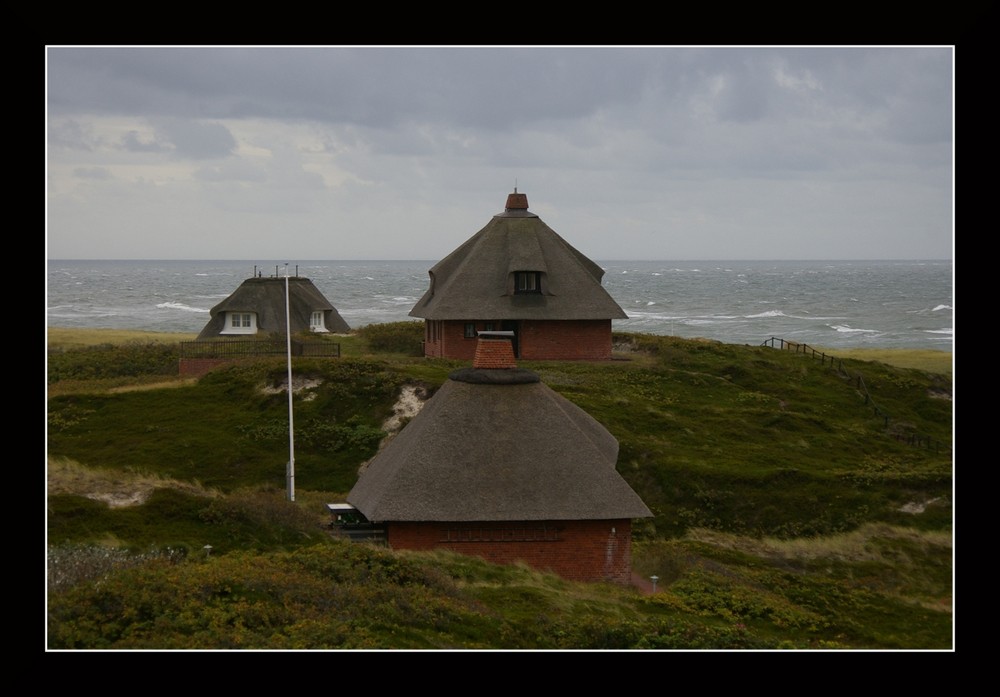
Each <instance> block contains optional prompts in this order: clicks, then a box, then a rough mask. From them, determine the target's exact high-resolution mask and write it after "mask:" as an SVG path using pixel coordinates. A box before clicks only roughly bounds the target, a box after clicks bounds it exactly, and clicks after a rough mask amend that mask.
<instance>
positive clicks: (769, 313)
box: [746, 310, 787, 319]
mask: <svg viewBox="0 0 1000 697" xmlns="http://www.w3.org/2000/svg"><path fill="white" fill-rule="evenodd" d="M786 316H787V315H785V313H784V312H782V311H781V310H768V311H767V312H761V313H760V314H756V315H746V319H761V318H762V317H786Z"/></svg>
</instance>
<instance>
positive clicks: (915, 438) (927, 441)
mask: <svg viewBox="0 0 1000 697" xmlns="http://www.w3.org/2000/svg"><path fill="white" fill-rule="evenodd" d="M761 346H770V347H771V348H780V349H783V350H785V351H792V352H794V353H801V354H803V355H806V356H809V357H810V358H813V359H815V360H818V361H820V363H821V364H823V365H826V364H827V363H829V364H830V367H831V368H836V369H837V370H838V371H840V372H841V373H843V374H844V375H847V376H848V377H850V378H851V379H852V381H853V382H854V383H855V386H856V387H857V389H858V391H859V392H861V394H862V396H863V397H864V399H865V404H866V405H867V406H869V407H871V409H872V411H873V413H874V415H875V416H877V417H879V418H880V419H882V420H883V422H884V424H885V427H886V429H889V424H890V420H891V419H890V417H889V414H887V413H886V412H885V410H884V409H882V408H881V407H880V406H878V405H877V404H875V400H874V399H873V398H872V396H871V393H870V392H869V391H868V386H867V385H866V384H865V379H864V377H863V376H862V375H861V373H855V374H853V375H852V374H851V373H850V371H848V370H846V369H845V368H844V361H843V359H841V358H835V357H834V356H828V355H827V354H826V353H824V352H823V351H817V350H816V349H814V348H813V347H812V346H809V345H808V344H802V343H799V342H797V341H785V340H784V339H779V338H778V337H775V336H772V337H771V338H770V339H765V340H764V341H763V343H761ZM891 435H892V437H893V438H895V439H896V440H898V441H901V442H905V443H908V444H910V445H915V446H919V447H923V448H927V449H929V450H933V451H934V452H941V451H942V450H950V447H949V446H948V444H947V443H942V442H941V441H939V440H935V439H933V438H930V437H927V436H921V435H919V434H914V433H910V434H902V433H892V434H891Z"/></svg>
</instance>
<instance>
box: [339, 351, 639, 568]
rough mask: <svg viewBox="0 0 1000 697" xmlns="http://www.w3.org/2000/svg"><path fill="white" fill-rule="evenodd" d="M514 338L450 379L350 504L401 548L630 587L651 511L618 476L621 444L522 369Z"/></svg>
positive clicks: (364, 477) (365, 475)
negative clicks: (642, 526)
mask: <svg viewBox="0 0 1000 697" xmlns="http://www.w3.org/2000/svg"><path fill="white" fill-rule="evenodd" d="M500 334H502V333H500ZM509 338H510V337H509V336H505V337H502V338H498V336H497V335H496V334H488V333H484V334H483V335H482V336H481V337H480V338H478V340H477V349H476V354H475V360H474V363H473V366H472V367H471V368H465V369H462V370H458V371H455V372H453V373H451V375H450V376H449V379H448V381H447V382H446V383H445V384H444V385H442V387H441V388H440V389H439V390H438V392H437V393H436V394H435V395H434V396H433V397H432V398H431V399H430V400H428V402H427V403H426V404H425V405H424V407H423V409H422V410H421V411H420V412H419V413H418V414H417V416H416V417H414V418H413V420H412V421H410V423H409V424H407V425H406V427H405V428H403V430H402V431H400V433H399V434H398V435H397V436H396V437H395V438H393V439H392V440H391V441H389V443H388V444H387V445H386V447H385V448H384V449H383V450H382V451H380V452H379V453H378V454H377V455H376V456H375V458H373V459H372V461H371V462H370V463H369V464H368V465H367V467H365V468H364V470H363V472H362V473H361V475H360V477H359V479H358V482H357V484H356V485H355V486H354V488H353V489H352V490H351V492H350V494H349V495H348V496H347V502H348V503H349V504H351V505H352V506H354V507H355V508H356V509H357V510H358V511H360V512H361V513H362V514H363V515H364V516H365V517H366V518H367V519H368V520H369V521H371V522H372V523H376V524H378V525H380V526H382V527H383V528H384V530H385V535H386V539H387V541H388V544H389V545H390V546H391V547H393V548H395V549H418V550H428V549H448V550H452V551H455V552H461V553H466V554H473V555H478V556H481V557H484V558H486V559H488V560H490V561H492V562H496V563H511V562H515V561H524V562H526V563H528V564H530V565H531V566H533V567H536V568H539V569H543V570H551V571H554V572H556V573H558V574H560V575H562V576H564V577H566V578H569V579H572V580H582V581H612V582H616V583H622V584H627V583H629V581H630V578H631V529H632V528H631V526H632V520H633V519H636V518H648V517H652V513H651V512H650V510H649V509H648V508H647V507H646V505H645V504H644V503H643V502H642V500H641V499H640V498H639V496H638V495H637V494H636V493H635V492H634V491H633V490H632V488H631V487H630V486H629V485H628V483H627V482H626V481H625V480H624V479H623V478H622V476H621V475H620V474H619V473H618V472H617V470H616V469H615V465H616V462H617V459H618V441H617V440H616V439H615V438H614V436H612V435H611V433H609V432H608V431H607V429H605V428H604V427H603V426H602V425H601V424H600V423H598V422H597V421H596V420H595V419H594V418H593V417H591V416H590V415H588V414H587V413H586V412H584V411H583V410H582V409H580V408H579V407H578V406H576V405H575V404H573V403H572V402H570V401H569V400H567V399H566V398H565V397H562V396H561V395H559V394H558V393H557V392H555V391H553V390H552V389H551V388H549V387H548V386H546V385H545V384H543V383H542V382H541V381H540V379H539V376H538V375H537V374H536V373H534V372H532V371H529V370H524V369H520V368H517V367H516V363H515V360H514V354H513V348H512V345H511V343H510V340H509Z"/></svg>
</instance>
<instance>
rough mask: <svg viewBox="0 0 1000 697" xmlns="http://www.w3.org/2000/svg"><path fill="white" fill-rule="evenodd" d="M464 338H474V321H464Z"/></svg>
mask: <svg viewBox="0 0 1000 697" xmlns="http://www.w3.org/2000/svg"><path fill="white" fill-rule="evenodd" d="M465 338H466V339H475V338H476V323H475V322H466V323H465Z"/></svg>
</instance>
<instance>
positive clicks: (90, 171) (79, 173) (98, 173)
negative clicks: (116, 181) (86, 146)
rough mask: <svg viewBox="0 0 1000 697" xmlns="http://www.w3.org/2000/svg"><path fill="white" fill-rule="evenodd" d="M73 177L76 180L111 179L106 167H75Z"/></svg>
mask: <svg viewBox="0 0 1000 697" xmlns="http://www.w3.org/2000/svg"><path fill="white" fill-rule="evenodd" d="M73 176H74V177H77V178H78V179H98V180H107V179H111V178H112V176H111V172H110V171H109V170H108V168H107V167H77V168H75V169H74V170H73Z"/></svg>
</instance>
